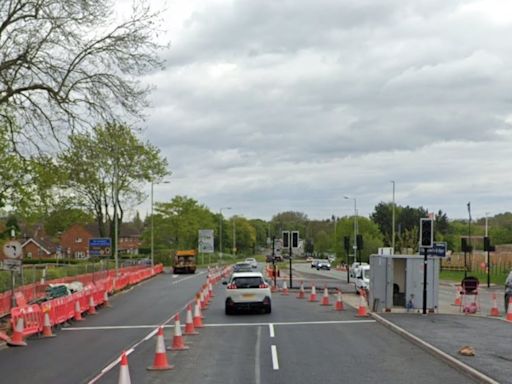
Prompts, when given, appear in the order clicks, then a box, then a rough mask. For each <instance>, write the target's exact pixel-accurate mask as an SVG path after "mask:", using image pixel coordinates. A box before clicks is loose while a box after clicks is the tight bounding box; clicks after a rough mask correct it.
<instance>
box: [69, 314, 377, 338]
mask: <svg viewBox="0 0 512 384" xmlns="http://www.w3.org/2000/svg"><path fill="white" fill-rule="evenodd" d="M173 318H174V316H173V317H171V318H170V319H169V320H167V321H166V322H164V324H163V325H159V324H153V325H151V324H149V325H99V326H97V327H68V328H62V329H61V330H62V331H115V330H125V329H143V328H148V329H151V328H158V327H160V326H162V327H164V328H174V325H166V324H167V323H168V322H169V321H171V320H172V319H173ZM367 323H375V320H333V321H293V322H287V323H286V322H281V323H231V324H230V323H224V324H203V325H204V326H205V327H212V328H219V327H249V326H253V327H254V326H268V327H269V329H270V337H274V336H275V334H274V325H284V326H286V325H332V324H367ZM182 327H183V325H182ZM154 332H155V333H156V331H154ZM150 335H151V336H153V335H154V333H152V334H150ZM148 336H149V335H148ZM151 336H149V337H150V338H151Z"/></svg>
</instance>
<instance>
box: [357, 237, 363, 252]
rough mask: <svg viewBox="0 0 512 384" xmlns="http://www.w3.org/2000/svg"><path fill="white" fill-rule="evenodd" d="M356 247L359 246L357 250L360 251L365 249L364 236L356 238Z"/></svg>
mask: <svg viewBox="0 0 512 384" xmlns="http://www.w3.org/2000/svg"><path fill="white" fill-rule="evenodd" d="M356 245H357V249H359V250H361V249H363V235H357V236H356Z"/></svg>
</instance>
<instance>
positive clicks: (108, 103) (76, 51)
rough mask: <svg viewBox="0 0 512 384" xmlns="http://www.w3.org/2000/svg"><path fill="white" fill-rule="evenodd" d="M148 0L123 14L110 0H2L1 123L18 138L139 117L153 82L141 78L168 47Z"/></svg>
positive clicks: (42, 138) (45, 138)
mask: <svg viewBox="0 0 512 384" xmlns="http://www.w3.org/2000/svg"><path fill="white" fill-rule="evenodd" d="M146 4H147V2H145V1H142V0H140V1H139V0H135V1H134V2H133V7H132V12H131V13H130V14H128V15H126V16H123V17H120V14H119V12H114V11H115V7H116V2H115V1H112V0H103V1H97V0H47V1H42V0H23V1H21V0H16V1H0V47H1V52H2V54H1V55H0V110H1V113H0V125H2V126H5V127H6V128H7V129H8V132H9V137H11V138H12V139H13V140H12V143H16V144H15V145H16V146H18V144H17V143H23V145H24V146H26V145H27V143H31V144H32V145H33V146H36V147H40V146H41V145H40V144H41V143H46V144H47V143H48V142H49V141H50V140H52V138H54V139H57V140H59V139H62V137H59V136H60V134H59V131H64V132H65V134H66V136H67V134H69V133H70V132H73V131H76V130H77V128H80V127H87V128H89V127H90V126H92V125H95V124H96V123H99V122H104V121H108V120H112V119H114V118H116V117H119V116H126V114H128V115H130V116H133V117H136V118H139V117H141V112H142V109H143V108H144V107H146V98H147V95H148V92H149V87H147V86H145V85H143V84H142V82H141V81H140V80H138V79H141V78H142V76H141V75H143V74H145V73H149V72H151V71H152V70H154V69H155V68H159V67H160V66H161V60H160V59H159V58H158V50H159V49H160V48H162V47H161V45H160V44H158V43H157V33H158V27H157V22H158V17H159V16H158V13H154V12H152V11H151V10H150V9H149V7H148V6H147V5H146ZM18 127H22V128H23V129H18ZM22 149H24V148H17V150H19V151H20V152H21V150H22Z"/></svg>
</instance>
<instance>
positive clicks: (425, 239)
mask: <svg viewBox="0 0 512 384" xmlns="http://www.w3.org/2000/svg"><path fill="white" fill-rule="evenodd" d="M420 246H421V247H423V248H432V247H433V246H434V221H433V220H432V219H420Z"/></svg>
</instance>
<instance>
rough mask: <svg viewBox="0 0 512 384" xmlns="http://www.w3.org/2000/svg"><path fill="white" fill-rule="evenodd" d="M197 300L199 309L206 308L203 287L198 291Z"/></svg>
mask: <svg viewBox="0 0 512 384" xmlns="http://www.w3.org/2000/svg"><path fill="white" fill-rule="evenodd" d="M199 302H200V303H201V310H202V311H203V310H205V309H206V302H205V301H204V295H203V289H202V288H201V290H200V291H199Z"/></svg>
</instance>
